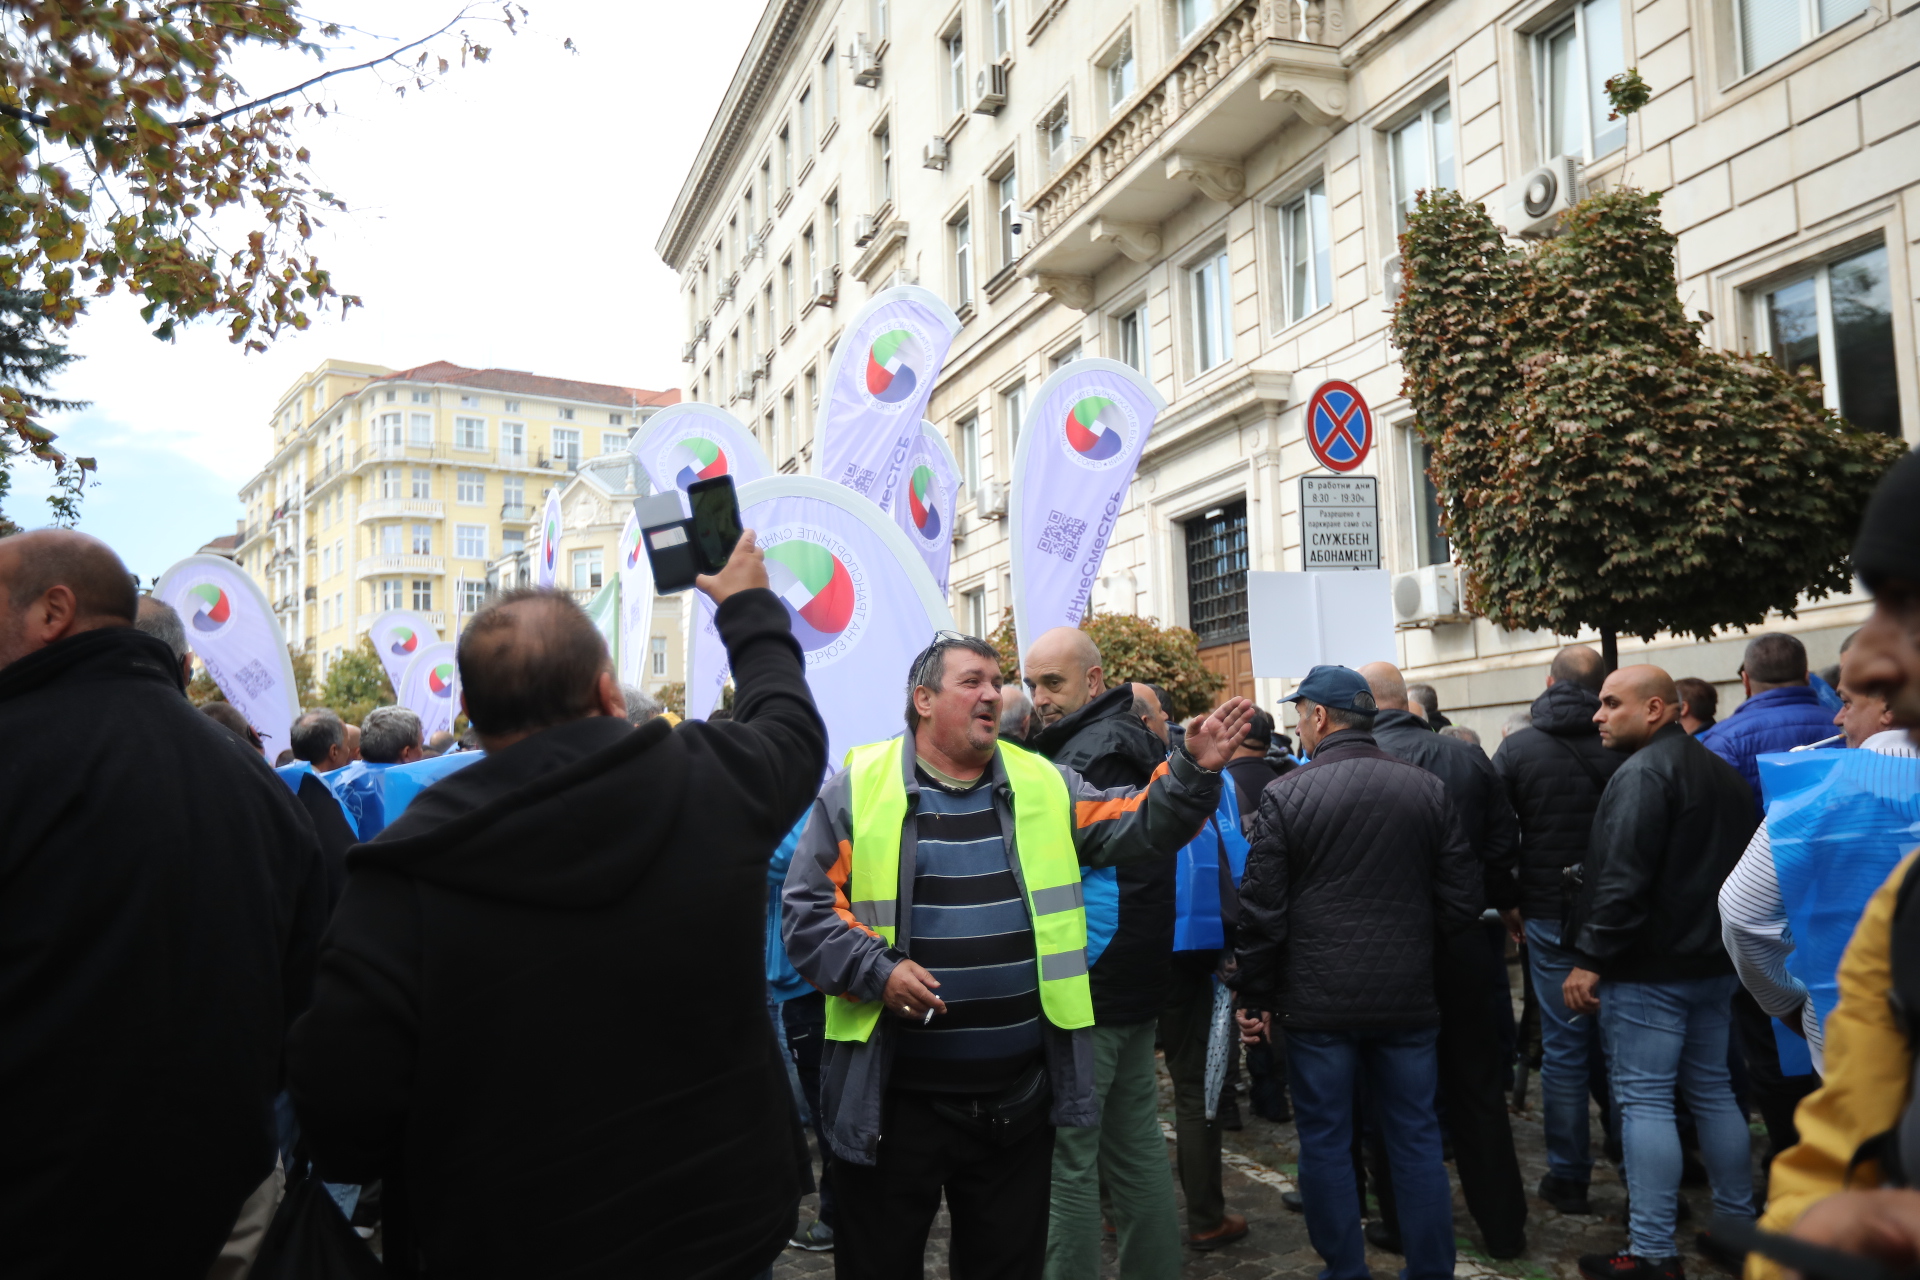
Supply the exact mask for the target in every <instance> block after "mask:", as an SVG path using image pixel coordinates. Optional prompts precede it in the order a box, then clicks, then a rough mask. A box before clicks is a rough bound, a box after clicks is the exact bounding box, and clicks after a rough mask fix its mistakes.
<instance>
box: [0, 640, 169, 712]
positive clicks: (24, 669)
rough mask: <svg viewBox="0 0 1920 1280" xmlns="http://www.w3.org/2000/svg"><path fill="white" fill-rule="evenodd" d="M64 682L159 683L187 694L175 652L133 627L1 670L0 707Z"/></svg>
mask: <svg viewBox="0 0 1920 1280" xmlns="http://www.w3.org/2000/svg"><path fill="white" fill-rule="evenodd" d="M63 680H86V681H92V680H157V681H159V682H160V683H162V684H165V685H168V686H169V687H171V688H173V689H175V690H177V691H179V692H181V693H185V692H186V689H185V687H184V686H182V685H181V683H180V664H179V663H178V662H177V661H175V660H174V656H173V650H171V649H169V648H167V646H166V645H165V644H164V643H163V642H162V641H159V640H156V639H155V638H154V637H152V636H150V635H148V634H147V633H146V632H144V631H136V630H134V629H133V628H132V627H130V626H127V627H98V628H96V629H94V630H92V631H82V632H81V633H80V634H78V635H72V636H68V637H67V638H66V639H64V640H56V641H54V642H53V643H52V644H50V645H48V646H47V647H46V648H44V649H36V650H34V651H33V652H32V653H30V654H28V655H27V656H26V657H24V658H20V659H17V660H16V661H13V662H10V663H8V664H7V665H6V666H4V667H0V702H6V701H8V700H9V699H12V698H18V697H22V696H24V695H26V694H29V693H33V692H34V691H36V690H38V689H43V688H45V687H46V686H48V685H50V684H54V683H56V682H59V681H63Z"/></svg>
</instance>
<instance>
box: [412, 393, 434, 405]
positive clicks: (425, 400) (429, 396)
mask: <svg viewBox="0 0 1920 1280" xmlns="http://www.w3.org/2000/svg"><path fill="white" fill-rule="evenodd" d="M413 402H414V403H415V404H432V403H433V392H431V391H416V392H414V393H413Z"/></svg>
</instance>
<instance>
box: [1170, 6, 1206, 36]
mask: <svg viewBox="0 0 1920 1280" xmlns="http://www.w3.org/2000/svg"><path fill="white" fill-rule="evenodd" d="M1213 5H1214V0H1173V33H1174V35H1175V36H1176V37H1178V38H1179V39H1181V40H1183V41H1184V40H1185V39H1186V38H1187V37H1188V36H1190V35H1192V34H1193V33H1194V32H1196V31H1198V30H1199V29H1200V26H1201V24H1202V23H1204V22H1206V20H1207V19H1208V18H1211V17H1212V16H1213Z"/></svg>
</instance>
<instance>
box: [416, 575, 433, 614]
mask: <svg viewBox="0 0 1920 1280" xmlns="http://www.w3.org/2000/svg"><path fill="white" fill-rule="evenodd" d="M413 607H414V608H416V609H418V610H419V611H420V612H421V613H432V612H433V579H431V578H415V579H414V580H413Z"/></svg>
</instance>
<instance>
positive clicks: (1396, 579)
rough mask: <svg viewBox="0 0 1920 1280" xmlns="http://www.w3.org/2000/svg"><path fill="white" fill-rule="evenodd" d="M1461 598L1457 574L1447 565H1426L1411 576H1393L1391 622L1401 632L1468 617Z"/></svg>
mask: <svg viewBox="0 0 1920 1280" xmlns="http://www.w3.org/2000/svg"><path fill="white" fill-rule="evenodd" d="M1469 616H1470V615H1469V614H1468V613H1467V611H1466V606H1465V604H1464V603H1463V601H1462V599H1461V591H1460V571H1459V570H1458V569H1456V568H1454V567H1453V566H1452V565H1450V564H1430V565H1427V566H1426V567H1424V568H1420V569H1415V570H1414V571H1413V572H1412V573H1397V574H1395V575H1394V576H1393V622H1394V625H1395V626H1396V627H1399V628H1400V629H1402V630H1405V629H1408V628H1413V627H1433V626H1438V625H1439V624H1440V623H1443V622H1465V621H1467V620H1468V618H1469Z"/></svg>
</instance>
